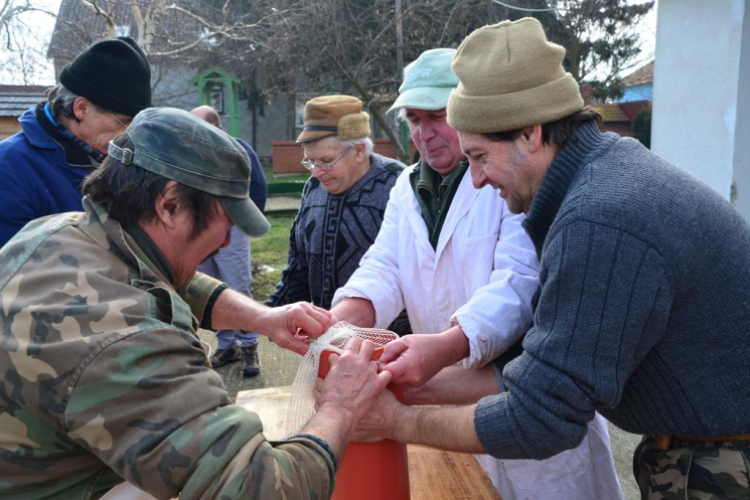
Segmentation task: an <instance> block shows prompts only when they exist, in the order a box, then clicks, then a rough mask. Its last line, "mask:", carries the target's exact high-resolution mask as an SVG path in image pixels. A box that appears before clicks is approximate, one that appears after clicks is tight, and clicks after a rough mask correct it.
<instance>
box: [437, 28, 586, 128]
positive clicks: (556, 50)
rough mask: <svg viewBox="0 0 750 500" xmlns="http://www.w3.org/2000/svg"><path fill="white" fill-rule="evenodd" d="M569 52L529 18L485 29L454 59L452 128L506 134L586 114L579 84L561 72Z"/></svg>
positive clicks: (470, 38) (450, 107) (450, 103)
mask: <svg viewBox="0 0 750 500" xmlns="http://www.w3.org/2000/svg"><path fill="white" fill-rule="evenodd" d="M563 57H565V49H564V48H562V47H560V46H559V45H556V44H554V43H550V42H548V41H547V37H546V36H545V34H544V29H543V28H542V25H541V24H540V23H539V21H537V20H536V19H532V18H530V17H526V18H523V19H520V20H518V21H514V22H510V21H503V22H501V23H499V24H494V25H491V26H485V27H483V28H479V29H478V30H476V31H474V32H473V33H472V34H471V35H469V36H468V37H466V39H465V40H464V41H463V43H462V44H461V46H460V47H459V48H458V52H457V53H456V56H455V57H454V58H453V65H452V69H453V72H454V73H455V74H456V76H458V79H459V80H460V83H459V84H458V87H457V88H456V89H455V90H454V91H453V92H452V93H451V96H450V99H448V123H449V124H450V126H451V127H453V128H454V129H456V130H458V131H461V132H474V133H480V134H486V133H494V132H506V131H509V130H516V129H519V128H523V127H528V126H530V125H536V124H543V123H548V122H552V121H555V120H559V119H560V118H564V117H566V116H568V115H571V114H573V113H575V112H576V111H579V110H581V109H582V108H583V99H582V98H581V93H580V91H579V90H578V84H577V83H576V81H575V79H574V78H573V77H572V76H571V74H570V73H566V72H565V70H564V69H563V66H562V61H563Z"/></svg>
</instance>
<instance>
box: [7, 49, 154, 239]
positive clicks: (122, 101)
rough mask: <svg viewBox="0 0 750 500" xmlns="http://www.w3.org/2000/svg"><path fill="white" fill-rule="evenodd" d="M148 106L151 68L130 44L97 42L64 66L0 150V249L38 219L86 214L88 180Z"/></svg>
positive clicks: (139, 52) (139, 51) (138, 50)
mask: <svg viewBox="0 0 750 500" xmlns="http://www.w3.org/2000/svg"><path fill="white" fill-rule="evenodd" d="M149 106H151V68H150V66H149V63H148V60H147V59H146V55H145V54H144V53H143V51H142V50H141V49H140V47H138V44H136V43H135V41H133V40H132V39H131V38H129V37H119V38H105V39H103V40H99V41H97V42H94V43H93V44H92V45H91V46H90V47H88V48H87V49H86V50H84V51H83V52H81V53H80V54H79V55H78V56H77V57H76V58H75V59H74V60H73V62H71V63H70V64H68V65H67V66H65V68H64V69H63V70H62V72H61V73H60V83H59V84H58V85H57V86H55V87H53V88H51V89H50V90H49V91H48V92H47V99H46V100H45V101H44V102H42V103H40V104H38V105H37V106H35V107H34V108H32V109H30V110H28V111H27V112H26V113H24V115H23V116H22V117H21V118H20V120H19V121H20V123H21V131H20V132H18V133H17V134H15V135H13V136H12V137H9V138H8V139H6V140H4V141H3V142H2V143H0V246H2V245H4V244H5V243H6V242H7V241H8V240H9V239H10V238H12V237H13V235H14V234H16V233H17V232H18V231H19V230H20V229H21V228H22V227H23V226H24V225H25V224H26V223H27V222H29V221H31V220H33V219H36V218H37V217H43V216H45V215H50V214H56V213H61V212H68V211H79V210H81V209H82V206H81V185H82V184H83V179H84V177H86V176H87V175H89V174H90V173H91V172H92V170H93V169H94V168H96V167H97V166H98V165H99V164H100V163H101V162H102V161H103V160H104V158H105V157H106V154H107V145H108V144H109V141H110V140H112V139H113V138H114V137H115V136H116V135H117V134H119V133H120V132H122V131H123V130H124V129H125V127H126V126H127V125H128V124H129V123H130V121H131V120H132V117H133V116H135V115H136V114H138V112H139V111H141V110H143V109H145V108H147V107H149Z"/></svg>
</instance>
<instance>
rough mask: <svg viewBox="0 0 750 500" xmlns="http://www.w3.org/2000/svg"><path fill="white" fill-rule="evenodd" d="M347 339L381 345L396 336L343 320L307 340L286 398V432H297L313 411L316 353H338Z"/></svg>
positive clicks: (396, 336)
mask: <svg viewBox="0 0 750 500" xmlns="http://www.w3.org/2000/svg"><path fill="white" fill-rule="evenodd" d="M350 338H357V339H360V340H369V341H370V342H373V343H374V344H375V345H377V346H384V345H385V344H387V343H388V342H390V341H392V340H396V339H397V338H398V335H396V334H395V333H393V332H389V331H388V330H378V329H376V328H359V327H357V326H354V325H350V324H349V323H346V322H344V321H341V322H339V323H336V324H335V325H333V326H332V327H331V328H329V329H328V331H327V332H325V333H324V334H323V335H321V336H320V337H318V338H317V339H316V340H313V341H311V342H310V349H309V350H308V351H307V354H305V357H304V359H303V360H302V363H301V364H300V366H299V369H298V370H297V376H296V377H295V378H294V385H293V386H292V398H291V401H289V410H288V411H287V418H286V434H287V436H293V435H294V434H297V433H299V432H300V431H301V430H302V428H303V427H304V426H305V424H306V423H307V421H308V420H310V417H312V415H313V413H315V400H314V397H313V386H314V385H315V380H316V379H317V378H318V367H319V366H320V355H321V353H322V352H323V351H333V352H336V353H341V352H342V351H343V348H344V344H346V341H347V340H349V339H350Z"/></svg>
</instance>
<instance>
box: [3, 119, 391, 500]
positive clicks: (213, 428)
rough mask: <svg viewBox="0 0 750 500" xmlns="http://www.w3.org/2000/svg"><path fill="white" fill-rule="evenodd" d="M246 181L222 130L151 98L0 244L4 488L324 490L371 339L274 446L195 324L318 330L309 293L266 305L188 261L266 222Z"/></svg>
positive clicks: (82, 494) (269, 331) (350, 426)
mask: <svg viewBox="0 0 750 500" xmlns="http://www.w3.org/2000/svg"><path fill="white" fill-rule="evenodd" d="M249 187H250V161H249V158H248V156H247V153H245V151H244V150H243V149H242V147H241V146H240V145H239V144H238V143H237V142H236V141H235V140H234V139H232V138H231V137H229V136H228V135H227V134H225V133H224V132H222V131H221V130H219V129H217V128H216V127H213V126H211V125H209V124H207V123H206V122H204V121H202V120H200V119H199V118H197V117H195V116H193V115H191V114H189V113H187V112H185V111H181V110H177V109H172V108H151V109H147V110H145V111H143V112H142V113H140V114H138V116H136V117H135V119H134V120H133V123H132V125H131V126H130V127H128V129H127V132H126V133H125V134H121V135H120V136H118V137H117V138H116V139H114V140H113V141H112V143H111V144H110V149H109V157H108V158H107V160H106V161H105V162H104V163H103V164H102V166H101V167H100V168H98V169H97V170H96V171H95V172H94V173H93V174H92V175H91V176H90V177H89V178H88V179H87V180H86V183H85V184H84V187H83V192H84V194H85V197H84V199H83V205H84V210H85V211H84V212H70V213H65V214H60V215H55V216H51V217H46V218H43V219H39V220H35V221H33V222H32V223H30V224H28V225H26V227H24V229H22V230H21V231H20V232H19V233H18V234H16V236H15V237H13V239H12V240H11V241H10V242H9V243H8V244H7V245H5V246H4V247H3V248H2V249H0V324H2V325H4V328H5V333H4V335H2V336H0V373H2V374H3V383H2V384H0V447H1V448H2V453H0V485H2V486H1V487H0V490H1V491H2V495H3V496H4V497H5V496H10V497H14V498H16V497H17V498H30V497H35V498H37V497H38V498H99V497H101V496H102V495H104V494H105V493H108V492H110V491H111V490H112V489H113V488H117V489H118V490H122V489H127V488H130V489H131V490H135V491H131V493H138V491H137V489H140V490H143V491H146V492H147V493H149V494H150V495H153V496H154V497H156V498H174V497H177V496H178V495H179V496H180V497H181V498H254V499H268V498H287V499H289V500H294V499H308V498H320V499H323V498H329V497H330V495H331V494H332V491H333V486H334V477H335V474H336V464H337V463H339V462H340V461H341V458H342V456H343V453H344V448H345V447H346V443H347V442H348V440H349V437H350V436H351V434H352V432H353V430H354V426H355V424H356V422H357V421H358V420H359V419H360V418H361V417H362V416H363V414H364V412H366V411H367V410H368V408H369V406H370V404H371V403H372V400H373V398H374V397H375V396H376V395H377V394H378V392H380V391H382V389H383V388H384V387H385V385H386V384H387V383H388V381H389V380H390V375H389V374H385V375H384V374H381V375H378V374H377V366H376V364H375V362H370V356H371V355H372V353H373V350H374V345H373V344H372V343H370V342H364V343H363V342H360V341H359V340H353V341H350V342H349V343H348V344H347V346H346V347H345V348H344V352H343V353H342V355H341V356H340V357H339V358H336V359H337V360H335V364H334V366H333V369H332V370H331V372H330V374H329V375H328V377H327V378H326V382H325V383H326V384H327V385H326V386H325V387H324V388H323V395H322V403H321V405H320V407H319V409H318V411H317V413H316V414H315V415H314V416H313V417H312V418H311V419H310V421H309V422H308V423H307V424H306V425H305V427H304V428H303V429H302V431H301V433H299V434H296V435H294V436H291V437H290V438H289V439H287V440H286V441H281V442H274V443H270V442H268V441H267V440H266V439H265V437H264V436H263V433H262V431H263V425H262V423H261V421H260V419H259V418H258V415H256V414H255V413H253V412H250V411H248V410H246V409H244V408H242V407H240V406H237V405H234V404H232V401H231V399H230V398H229V396H228V395H227V393H226V391H225V390H224V385H223V383H222V380H221V377H220V376H219V375H218V374H217V373H216V372H215V371H213V370H212V369H211V365H210V364H209V361H208V359H209V356H210V353H209V352H207V351H209V349H206V348H205V347H204V346H203V344H202V343H201V341H200V339H199V337H198V335H197V333H196V330H197V328H198V326H199V325H200V326H202V327H204V328H207V329H212V327H215V328H218V329H240V330H251V331H257V332H259V333H261V334H263V335H266V336H268V337H269V338H271V339H273V340H274V342H276V343H277V344H278V345H280V346H282V347H285V348H287V349H291V350H294V351H296V352H299V353H303V352H305V351H306V349H307V344H306V343H304V342H302V341H301V340H299V339H297V338H295V337H294V333H296V332H297V329H298V328H302V329H303V330H305V331H307V332H309V333H310V334H311V335H319V334H321V333H322V332H323V331H324V330H325V329H326V328H327V327H328V324H329V322H330V314H329V313H328V312H327V311H325V310H323V309H319V308H317V307H315V306H313V305H311V304H309V303H299V304H291V305H287V306H284V307H277V308H269V307H265V306H263V305H261V304H258V303H256V302H254V301H253V300H252V299H250V298H248V297H246V296H244V295H242V294H240V293H238V292H235V291H233V290H230V289H228V288H227V286H226V285H225V284H223V283H220V282H218V281H216V280H214V279H212V278H209V277H208V276H206V275H203V274H201V273H196V272H195V270H196V268H197V267H198V264H200V263H201V262H202V261H204V260H205V259H206V257H208V256H209V255H211V254H212V253H214V252H216V251H217V250H218V249H220V248H223V247H226V246H227V245H228V244H229V241H230V238H231V232H230V230H231V227H232V226H233V225H236V226H237V227H239V228H240V230H242V232H244V233H245V234H247V235H248V236H260V235H261V234H263V233H264V232H265V231H266V230H268V227H269V225H268V222H267V221H266V219H265V217H263V215H262V214H261V213H260V210H258V208H257V207H256V206H255V204H254V203H253V202H252V201H251V199H250V198H249V195H248V191H249ZM124 481H126V482H124ZM136 488H137V489H136ZM118 492H119V491H118ZM134 497H135V496H134ZM134 497H133V498H134Z"/></svg>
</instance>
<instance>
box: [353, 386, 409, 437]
mask: <svg viewBox="0 0 750 500" xmlns="http://www.w3.org/2000/svg"><path fill="white" fill-rule="evenodd" d="M384 373H387V372H384ZM403 406H404V405H402V404H401V403H399V401H398V399H396V396H394V394H393V393H392V392H391V391H389V390H387V389H386V390H385V391H383V392H381V393H380V394H379V395H378V397H377V398H376V399H375V401H374V402H373V403H372V406H371V407H370V410H369V411H368V412H367V413H365V414H364V415H363V416H362V418H361V419H360V420H359V422H357V427H355V429H354V434H352V441H355V442H357V443H374V442H376V441H382V440H383V439H393V431H394V430H395V425H396V422H399V420H398V417H397V415H398V413H399V410H400V409H401V408H402V407H403Z"/></svg>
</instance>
